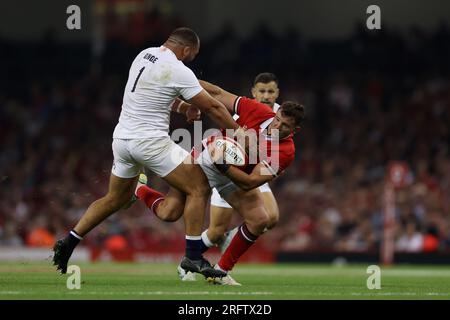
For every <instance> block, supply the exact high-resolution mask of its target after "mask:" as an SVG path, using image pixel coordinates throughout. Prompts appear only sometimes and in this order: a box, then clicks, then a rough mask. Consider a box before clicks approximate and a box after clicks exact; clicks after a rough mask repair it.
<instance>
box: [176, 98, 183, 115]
mask: <svg viewBox="0 0 450 320" xmlns="http://www.w3.org/2000/svg"><path fill="white" fill-rule="evenodd" d="M183 103H184V101H183V100H181V102H180V104H179V105H178V107H177V113H180V108H181V105H182V104H183Z"/></svg>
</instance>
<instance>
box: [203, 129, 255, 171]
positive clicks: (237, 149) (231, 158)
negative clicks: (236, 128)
mask: <svg viewBox="0 0 450 320" xmlns="http://www.w3.org/2000/svg"><path fill="white" fill-rule="evenodd" d="M210 143H211V144H213V147H214V148H215V149H216V150H217V151H220V152H221V150H224V152H223V159H224V162H225V163H227V164H231V165H233V166H238V167H243V166H246V165H247V163H248V156H247V153H246V152H245V150H244V148H243V147H242V146H241V145H240V144H239V143H238V142H237V141H236V140H234V139H231V138H229V137H226V136H220V137H214V138H213V139H211V140H210ZM224 146H225V148H224Z"/></svg>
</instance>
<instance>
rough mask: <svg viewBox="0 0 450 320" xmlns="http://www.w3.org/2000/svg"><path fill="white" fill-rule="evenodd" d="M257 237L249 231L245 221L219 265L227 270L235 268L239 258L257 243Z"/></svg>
mask: <svg viewBox="0 0 450 320" xmlns="http://www.w3.org/2000/svg"><path fill="white" fill-rule="evenodd" d="M256 239H258V236H255V235H254V234H252V233H251V232H250V231H248V228H247V226H246V225H245V223H244V224H242V225H241V226H240V227H239V230H238V232H237V233H236V235H235V236H234V237H233V239H232V240H231V243H230V245H229V246H228V248H227V250H225V252H224V253H223V254H222V257H221V258H220V260H219V262H218V265H219V267H220V268H221V269H222V270H225V271H230V270H231V269H233V267H234V265H235V264H236V263H237V262H238V260H239V258H240V257H241V256H242V255H243V254H244V253H245V252H246V251H247V250H248V249H249V248H250V247H251V246H252V245H253V244H254V243H255V241H256Z"/></svg>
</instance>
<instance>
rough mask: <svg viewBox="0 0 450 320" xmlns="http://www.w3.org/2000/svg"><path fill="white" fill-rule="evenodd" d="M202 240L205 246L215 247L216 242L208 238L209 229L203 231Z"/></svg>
mask: <svg viewBox="0 0 450 320" xmlns="http://www.w3.org/2000/svg"><path fill="white" fill-rule="evenodd" d="M202 240H203V243H204V244H205V246H207V247H208V248H211V247H214V243H212V242H211V240H209V238H208V229H206V230H205V231H203V232H202Z"/></svg>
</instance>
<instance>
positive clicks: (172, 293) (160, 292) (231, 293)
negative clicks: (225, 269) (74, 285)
mask: <svg viewBox="0 0 450 320" xmlns="http://www.w3.org/2000/svg"><path fill="white" fill-rule="evenodd" d="M38 293H39V292H36V291H0V295H18V294H38ZM63 293H64V292H45V294H51V295H60V294H63ZM67 293H69V294H88V295H141V296H142V295H194V294H197V295H243V296H246V295H271V294H274V293H273V292H264V291H261V292H258V291H257V292H239V291H237V292H233V291H223V292H219V291H136V292H126V291H125V292H99V291H87V292H86V291H82V290H67Z"/></svg>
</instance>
